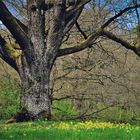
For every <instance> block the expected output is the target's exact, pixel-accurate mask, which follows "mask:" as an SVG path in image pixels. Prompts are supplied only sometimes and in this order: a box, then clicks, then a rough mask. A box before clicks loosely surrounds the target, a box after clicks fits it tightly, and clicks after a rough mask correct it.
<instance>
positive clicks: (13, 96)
mask: <svg viewBox="0 0 140 140" xmlns="http://www.w3.org/2000/svg"><path fill="white" fill-rule="evenodd" d="M19 93H20V88H19V85H18V83H17V81H15V80H12V81H11V80H3V81H0V114H1V116H0V117H1V118H7V117H10V116H11V115H13V114H15V113H16V112H17V110H18V108H19V105H20V100H19V95H20V94H19Z"/></svg>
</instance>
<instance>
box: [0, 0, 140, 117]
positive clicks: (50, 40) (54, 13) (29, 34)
mask: <svg viewBox="0 0 140 140" xmlns="http://www.w3.org/2000/svg"><path fill="white" fill-rule="evenodd" d="M89 2H93V4H94V3H96V1H92V0H27V3H26V1H24V3H25V4H26V8H25V9H26V10H27V17H28V19H27V25H26V24H23V22H21V21H22V20H23V18H22V17H20V19H21V21H20V20H19V19H18V18H16V17H15V16H14V15H13V14H12V13H11V12H10V11H9V10H8V8H7V6H6V3H4V2H3V1H2V0H0V21H2V23H3V24H4V25H5V27H6V28H7V29H8V31H9V32H10V33H11V35H12V36H13V38H14V39H15V42H16V45H10V44H9V42H8V41H7V40H6V39H5V38H4V37H3V36H2V34H1V35H0V57H1V58H2V59H3V60H4V61H5V62H7V63H8V64H9V65H10V66H11V67H13V68H14V69H15V70H16V71H17V72H18V73H19V76H20V79H21V82H22V97H21V100H22V102H23V104H24V106H25V108H26V109H27V110H28V112H29V113H30V114H31V115H32V116H34V117H35V116H37V115H39V114H40V113H45V116H46V117H47V119H51V97H50V94H51V93H50V92H51V90H50V74H51V70H52V67H53V65H54V62H55V60H56V59H57V57H61V56H65V55H69V54H72V53H76V52H79V51H82V50H84V49H86V48H88V47H91V46H92V45H93V44H94V41H95V40H96V39H97V38H99V37H101V36H105V37H108V38H109V39H112V40H114V41H115V42H117V43H119V44H121V45H122V46H123V47H125V48H127V49H130V50H132V51H134V53H136V54H137V55H138V56H140V46H138V47H136V46H133V45H131V44H130V43H129V42H127V41H125V40H123V39H121V38H120V37H118V36H117V35H115V34H113V33H112V32H110V31H108V30H106V28H107V27H108V26H109V25H110V24H111V23H112V22H113V21H114V20H116V19H117V18H119V17H121V16H122V15H123V14H124V13H126V12H128V11H130V10H132V9H138V8H139V7H140V4H139V3H136V2H135V3H134V2H133V3H132V4H130V5H129V6H125V8H124V7H123V8H121V10H120V11H119V12H117V13H116V14H115V16H111V15H112V14H110V17H108V19H107V21H105V22H104V23H103V24H102V25H101V26H100V27H99V28H97V29H96V31H94V33H92V34H90V35H89V36H87V35H85V34H84V33H83V31H82V30H81V29H80V27H79V25H78V23H77V20H78V18H79V16H80V14H81V13H82V11H83V9H84V7H85V5H86V4H88V3H89ZM95 6H96V5H95ZM75 24H76V25H77V27H79V31H80V32H81V33H82V34H83V35H84V38H85V40H83V41H82V42H81V43H79V44H77V45H76V46H73V47H70V48H63V49H62V48H60V47H61V44H62V41H63V39H64V37H65V35H66V34H67V33H68V32H69V31H70V30H71V28H72V27H73V26H74V25H75ZM17 46H18V48H19V49H20V50H21V51H20V52H19V51H17V50H16V49H15V48H17Z"/></svg>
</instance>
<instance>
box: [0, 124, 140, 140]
mask: <svg viewBox="0 0 140 140" xmlns="http://www.w3.org/2000/svg"><path fill="white" fill-rule="evenodd" d="M0 140H140V127H138V126H132V125H129V124H113V123H104V122H92V121H87V122H42V121H38V122H29V123H17V124H0Z"/></svg>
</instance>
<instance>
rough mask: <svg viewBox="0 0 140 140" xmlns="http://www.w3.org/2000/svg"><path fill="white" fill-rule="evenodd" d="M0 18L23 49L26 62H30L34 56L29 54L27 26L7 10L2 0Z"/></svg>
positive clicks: (0, 2)
mask: <svg viewBox="0 0 140 140" xmlns="http://www.w3.org/2000/svg"><path fill="white" fill-rule="evenodd" d="M0 20H1V21H2V22H3V24H4V25H5V26H6V27H7V29H8V30H9V31H10V32H11V34H12V35H13V37H14V38H15V39H16V42H17V43H18V44H19V45H20V47H21V49H22V50H23V53H24V55H25V57H26V59H27V62H28V64H30V63H31V62H32V61H33V59H34V57H33V56H32V55H31V54H32V53H31V51H32V49H31V45H30V40H29V39H28V36H27V27H26V26H25V25H24V24H23V23H21V22H20V21H19V20H18V19H16V18H15V17H14V16H13V15H12V14H11V13H10V12H9V10H8V9H7V7H6V6H5V4H4V3H3V2H2V1H0Z"/></svg>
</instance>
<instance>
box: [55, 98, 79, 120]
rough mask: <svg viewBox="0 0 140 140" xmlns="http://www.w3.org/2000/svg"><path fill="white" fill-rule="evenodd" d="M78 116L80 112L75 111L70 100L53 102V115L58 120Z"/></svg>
mask: <svg viewBox="0 0 140 140" xmlns="http://www.w3.org/2000/svg"><path fill="white" fill-rule="evenodd" d="M77 114H78V111H76V110H75V109H74V107H73V105H72V102H71V100H70V99H68V100H62V101H54V102H53V115H54V116H55V117H56V118H58V119H59V118H62V117H70V116H73V115H77Z"/></svg>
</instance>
